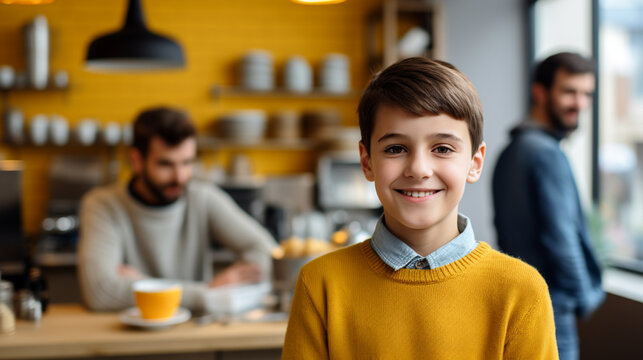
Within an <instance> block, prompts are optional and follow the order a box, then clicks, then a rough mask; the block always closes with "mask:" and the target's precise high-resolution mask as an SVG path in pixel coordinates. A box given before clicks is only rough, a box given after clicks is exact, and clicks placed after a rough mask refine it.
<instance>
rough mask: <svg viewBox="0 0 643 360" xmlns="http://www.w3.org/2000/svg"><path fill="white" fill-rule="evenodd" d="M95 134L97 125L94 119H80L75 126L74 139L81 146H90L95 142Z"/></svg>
mask: <svg viewBox="0 0 643 360" xmlns="http://www.w3.org/2000/svg"><path fill="white" fill-rule="evenodd" d="M97 134H98V124H97V122H96V120H94V119H90V118H85V119H82V120H81V121H80V122H79V123H78V125H77V126H76V138H77V139H78V142H79V143H80V144H81V145H84V146H89V145H92V144H93V143H94V142H95V141H96V136H97Z"/></svg>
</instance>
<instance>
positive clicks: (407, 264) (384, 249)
mask: <svg viewBox="0 0 643 360" xmlns="http://www.w3.org/2000/svg"><path fill="white" fill-rule="evenodd" d="M458 231H459V232H460V235H458V236H456V237H455V238H454V239H453V240H451V241H449V242H448V243H446V244H445V245H443V246H442V247H440V248H439V249H437V250H436V251H434V252H432V253H431V254H429V255H427V256H426V257H422V256H420V255H419V254H418V253H416V252H415V251H414V250H413V249H411V247H410V246H408V245H406V243H404V241H402V240H400V239H399V238H398V237H397V236H395V235H393V233H391V232H390V231H389V230H388V229H387V228H386V225H385V224H384V215H382V216H381V217H380V219H379V220H378V222H377V226H376V227H375V231H374V232H373V236H372V238H371V247H372V248H373V250H374V251H375V253H377V255H378V256H379V257H380V258H381V259H382V261H384V262H385V263H386V264H387V265H388V266H390V267H392V268H393V269H394V270H395V271H397V270H399V269H402V268H415V266H414V264H415V263H416V262H418V261H420V260H422V259H425V260H426V261H427V262H428V267H429V268H430V269H435V268H438V267H440V266H444V265H447V264H449V263H451V262H454V261H456V260H459V259H461V258H462V257H464V256H465V255H467V254H468V253H469V252H471V250H473V249H475V247H476V246H477V242H476V240H475V236H474V234H473V228H472V227H471V224H470V221H469V219H468V218H467V217H466V216H464V215H460V214H458Z"/></svg>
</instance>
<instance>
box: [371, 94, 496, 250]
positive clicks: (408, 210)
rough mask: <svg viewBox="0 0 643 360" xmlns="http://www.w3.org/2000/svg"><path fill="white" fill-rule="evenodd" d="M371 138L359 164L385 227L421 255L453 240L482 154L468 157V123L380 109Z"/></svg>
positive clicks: (469, 152)
mask: <svg viewBox="0 0 643 360" xmlns="http://www.w3.org/2000/svg"><path fill="white" fill-rule="evenodd" d="M371 139H372V140H371V149H370V155H369V153H368V152H367V151H366V148H365V147H364V145H363V144H361V143H360V157H361V163H362V168H363V170H364V174H365V176H366V178H367V179H368V180H369V181H374V182H375V189H376V191H377V195H378V197H379V199H380V201H381V203H382V206H383V208H384V219H385V223H386V227H387V228H388V229H389V230H390V231H391V232H392V233H393V234H395V235H396V236H397V237H398V238H400V239H401V240H402V241H404V242H406V243H407V244H408V245H409V246H410V247H411V248H413V249H414V250H415V251H416V252H417V253H418V254H420V255H422V256H426V255H428V254H429V253H431V252H433V251H435V250H437V249H438V248H439V247H440V246H442V245H444V244H446V243H447V242H449V241H450V240H452V239H453V238H455V237H456V236H457V235H458V234H459V232H458V227H457V216H458V203H459V202H460V199H461V198H462V195H463V193H464V187H465V183H466V182H470V183H473V182H476V181H477V180H478V179H479V177H480V172H481V170H482V165H483V160H484V153H485V145H484V143H483V144H482V145H481V146H480V148H479V149H478V151H477V152H476V154H475V156H473V157H472V155H471V139H470V136H469V131H468V127H467V122H466V121H462V120H456V119H454V118H452V117H451V116H449V115H446V114H439V115H424V116H417V115H414V114H411V113H409V112H407V111H405V110H403V109H401V108H398V107H394V106H388V105H381V106H380V107H379V108H378V111H377V115H376V119H375V127H374V129H373V133H372V136H371Z"/></svg>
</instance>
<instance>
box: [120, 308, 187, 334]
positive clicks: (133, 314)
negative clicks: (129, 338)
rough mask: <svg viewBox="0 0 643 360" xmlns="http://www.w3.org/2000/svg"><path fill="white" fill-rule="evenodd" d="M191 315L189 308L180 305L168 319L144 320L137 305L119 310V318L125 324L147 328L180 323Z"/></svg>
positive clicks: (158, 327)
mask: <svg viewBox="0 0 643 360" xmlns="http://www.w3.org/2000/svg"><path fill="white" fill-rule="evenodd" d="M191 315H192V314H191V313H190V310H188V309H186V308H182V307H180V308H178V309H177V310H176V312H175V313H174V316H172V317H170V318H168V319H164V320H146V319H143V318H142V317H141V312H140V310H139V309H138V308H137V307H131V308H129V309H127V310H123V312H121V316H120V319H121V322H123V323H125V324H127V325H132V326H138V327H142V328H148V329H160V328H164V327H168V326H172V325H176V324H180V323H182V322H186V321H188V320H189V319H190V316H191Z"/></svg>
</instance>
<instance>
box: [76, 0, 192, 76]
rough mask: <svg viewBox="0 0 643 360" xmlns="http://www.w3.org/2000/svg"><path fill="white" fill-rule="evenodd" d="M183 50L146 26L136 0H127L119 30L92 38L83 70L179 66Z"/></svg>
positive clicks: (122, 69)
mask: <svg viewBox="0 0 643 360" xmlns="http://www.w3.org/2000/svg"><path fill="white" fill-rule="evenodd" d="M184 65H185V60H184V57H183V49H181V45H179V44H178V43H177V42H176V41H174V40H172V39H170V38H167V37H165V36H161V35H158V34H155V33H153V32H151V31H149V30H148V29H147V27H146V26H145V19H144V16H143V9H141V3H140V1H139V0H130V1H129V6H128V8H127V18H126V19H125V24H124V26H123V28H122V29H120V30H118V31H117V32H114V33H110V34H106V35H102V36H99V37H97V38H96V39H94V41H92V42H91V44H90V45H89V49H88V50H87V58H86V62H85V69H86V70H88V71H93V72H132V71H145V70H161V69H176V68H182V67H183V66H184Z"/></svg>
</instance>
